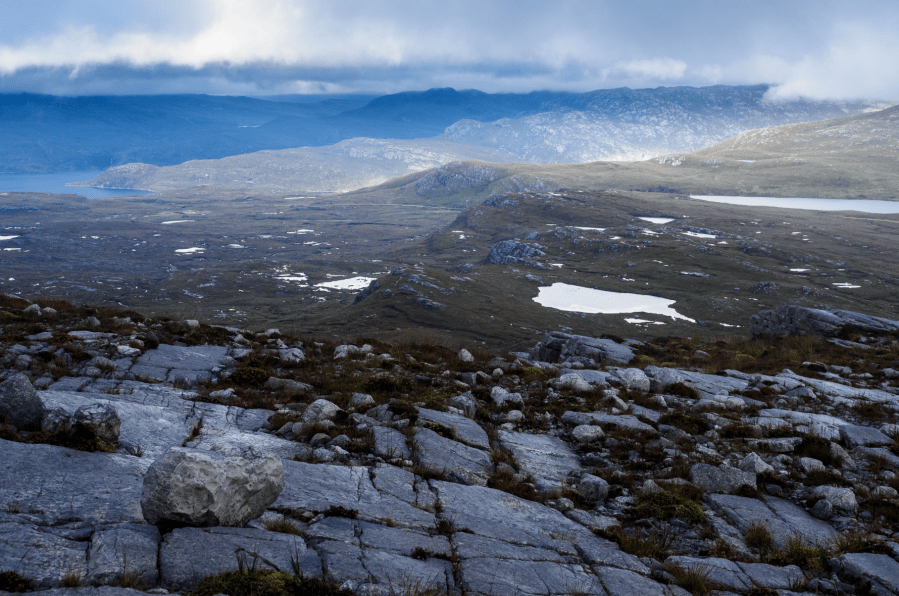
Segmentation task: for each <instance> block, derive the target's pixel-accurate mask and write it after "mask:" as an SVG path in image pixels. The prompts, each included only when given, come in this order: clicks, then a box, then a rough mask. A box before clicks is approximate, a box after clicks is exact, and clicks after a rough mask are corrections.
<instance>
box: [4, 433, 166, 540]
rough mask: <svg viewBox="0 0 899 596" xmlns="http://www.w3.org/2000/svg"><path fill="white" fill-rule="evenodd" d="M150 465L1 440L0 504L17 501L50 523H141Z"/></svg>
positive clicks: (135, 459)
mask: <svg viewBox="0 0 899 596" xmlns="http://www.w3.org/2000/svg"><path fill="white" fill-rule="evenodd" d="M150 463H151V461H150V460H149V459H147V458H138V457H132V456H130V455H122V454H119V453H100V452H95V453H87V452H84V451H75V450H74V449H68V448H65V447H56V446H53V445H29V444H25V443H14V442H11V441H4V440H2V439H0V503H3V504H4V505H5V504H6V503H11V502H17V503H20V504H21V507H22V509H23V510H28V509H34V510H40V511H42V512H43V514H44V515H45V516H46V517H47V518H48V519H65V520H81V521H90V522H94V523H124V522H135V523H144V516H143V514H142V513H141V509H140V498H141V490H142V488H143V477H144V472H146V470H147V468H148V467H149V466H150Z"/></svg>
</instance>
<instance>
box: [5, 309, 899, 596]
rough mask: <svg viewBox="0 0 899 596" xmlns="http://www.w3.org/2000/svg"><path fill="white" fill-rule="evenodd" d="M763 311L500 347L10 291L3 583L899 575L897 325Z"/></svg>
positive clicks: (801, 587) (581, 588)
mask: <svg viewBox="0 0 899 596" xmlns="http://www.w3.org/2000/svg"><path fill="white" fill-rule="evenodd" d="M758 321H764V322H765V324H764V325H763V326H762V327H764V328H762V327H758V328H757V331H758V333H760V335H758V336H757V337H754V338H732V339H729V340H726V341H725V340H719V341H716V340H701V339H699V338H698V337H697V338H692V339H691V338H671V337H669V338H661V339H656V340H651V341H644V342H638V341H634V340H625V339H622V338H619V337H613V336H605V337H585V336H581V335H577V334H576V333H574V332H568V333H562V332H552V333H548V334H546V335H545V336H544V337H543V339H542V340H541V341H540V342H539V343H537V344H536V345H535V346H534V348H533V349H532V350H531V351H530V352H514V353H508V354H500V355H497V354H490V353H487V352H486V351H484V350H478V349H474V348H473V347H471V346H469V349H468V350H467V349H464V348H463V349H461V350H459V349H458V346H454V347H453V348H452V349H450V348H449V347H445V346H440V345H436V344H434V343H431V342H428V341H427V340H424V339H422V340H420V341H416V342H409V343H406V344H387V343H385V342H378V341H375V340H369V341H365V340H360V341H356V342H344V343H338V342H334V341H316V340H315V339H310V338H303V337H296V336H288V335H283V334H281V333H280V332H279V331H278V330H276V329H269V330H267V331H265V332H264V333H253V332H250V331H247V330H242V329H235V328H219V327H209V326H207V325H203V324H200V323H198V322H197V321H191V320H186V321H175V320H171V319H148V318H145V317H143V316H142V315H140V314H139V313H135V312H122V311H112V310H105V309H92V308H88V307H74V306H72V305H70V304H67V303H63V302H49V301H45V302H38V303H30V302H28V301H25V300H22V299H19V298H11V297H0V325H2V327H0V331H2V335H0V342H2V343H0V366H2V372H0V379H2V384H0V418H2V419H3V424H2V426H0V507H2V510H0V524H2V533H0V591H11V592H20V591H29V590H49V592H47V594H48V595H49V594H53V595H56V594H60V595H62V594H66V595H67V596H74V595H75V594H102V595H104V596H107V595H108V596H118V595H119V594H121V595H123V596H124V595H125V594H129V595H136V594H137V591H138V590H142V591H145V592H149V593H154V594H166V593H191V594H198V595H199V594H203V595H207V594H208V595H209V596H212V595H214V594H217V593H227V594H232V595H235V594H241V595H242V594H244V593H246V594H250V593H254V594H268V593H272V594H276V593H283V594H286V593H298V592H302V593H312V592H315V593H330V592H327V590H332V591H336V590H337V587H341V588H342V589H343V590H344V592H343V593H344V594H346V593H347V591H350V592H353V593H356V594H372V595H375V594H416V595H436V594H472V595H474V594H482V595H485V596H486V595H493V596H499V595H507V594H508V595H510V596H511V595H516V594H533V595H538V594H540V595H571V594H579V595H583V594H597V595H604V594H608V595H619V594H620V595H624V594H635V593H640V594H646V595H669V596H680V595H685V594H688V593H692V594H708V593H710V591H711V592H713V593H718V594H733V593H736V594H752V595H762V594H780V595H783V596H786V595H788V594H868V593H870V594H897V593H899V563H897V561H896V557H899V493H897V488H899V477H897V475H896V473H895V470H896V467H897V466H899V443H897V442H896V440H895V437H896V435H897V432H899V425H897V424H896V420H895V417H896V409H897V407H899V370H897V369H899V334H897V331H896V328H897V325H899V322H896V321H889V320H885V319H874V318H872V317H866V316H865V315H862V314H859V313H848V312H845V311H818V310H815V309H810V308H804V309H800V308H797V307H790V308H788V309H787V308H779V309H776V310H775V311H772V312H768V313H760V315H759V317H758ZM804 321H805V322H804ZM808 321H815V322H816V323H808ZM821 321H825V322H827V324H828V325H829V327H828V330H827V333H826V337H825V336H819V335H814V334H815V333H817V332H818V331H816V329H817V328H818V326H820V325H819V324H820V322H821ZM753 324H754V325H758V324H759V323H758V322H757V321H754V323H753ZM777 325H781V326H780V327H778V326H777ZM790 325H792V327H790ZM794 328H796V329H801V330H804V331H805V332H806V333H809V334H811V335H789V333H790V332H791V331H792V330H793V329H794ZM777 330H785V331H784V333H777ZM776 335H780V336H782V337H779V338H778V337H775V336H776ZM298 578H299V579H298ZM248 582H249V583H248ZM253 582H257V583H255V584H254V583H253ZM248 586H249V588H248ZM253 586H255V588H254V587H253ZM273 586H275V587H277V586H280V588H278V589H275V587H273ZM288 588H289V589H288ZM254 590H255V591H254ZM291 590H293V591H291ZM316 590H317V591H316Z"/></svg>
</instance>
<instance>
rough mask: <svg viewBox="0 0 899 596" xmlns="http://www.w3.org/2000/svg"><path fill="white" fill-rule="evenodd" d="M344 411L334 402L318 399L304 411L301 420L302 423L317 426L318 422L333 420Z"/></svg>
mask: <svg viewBox="0 0 899 596" xmlns="http://www.w3.org/2000/svg"><path fill="white" fill-rule="evenodd" d="M342 411H343V410H341V409H340V407H339V406H338V405H337V404H335V403H332V402H329V401H328V400H326V399H317V400H315V401H314V402H312V403H311V404H309V406H308V407H307V408H306V409H305V410H304V411H303V415H302V417H301V418H300V421H301V422H303V423H304V424H315V423H316V422H323V421H325V420H333V419H334V417H335V416H337V414H338V412H342Z"/></svg>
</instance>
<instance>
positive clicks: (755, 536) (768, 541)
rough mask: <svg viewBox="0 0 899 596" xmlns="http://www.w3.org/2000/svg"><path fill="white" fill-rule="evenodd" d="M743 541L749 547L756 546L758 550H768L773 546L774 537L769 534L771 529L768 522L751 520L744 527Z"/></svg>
mask: <svg viewBox="0 0 899 596" xmlns="http://www.w3.org/2000/svg"><path fill="white" fill-rule="evenodd" d="M743 541H744V542H745V543H746V546H748V547H749V548H757V549H758V550H759V551H760V552H764V553H766V552H768V551H770V550H771V548H772V547H773V546H774V538H773V537H772V536H771V530H770V529H769V528H768V524H766V523H763V522H752V523H751V524H749V527H748V528H746V533H745V534H744V535H743Z"/></svg>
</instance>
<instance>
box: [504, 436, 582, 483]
mask: <svg viewBox="0 0 899 596" xmlns="http://www.w3.org/2000/svg"><path fill="white" fill-rule="evenodd" d="M499 443H500V445H502V447H503V448H504V449H506V450H507V451H509V452H511V453H512V455H513V456H514V457H515V461H516V462H517V463H518V465H519V466H520V467H521V471H522V472H524V473H526V474H531V475H532V476H533V477H534V480H535V481H536V486H537V488H538V490H541V491H544V492H550V491H552V490H554V489H557V488H561V487H562V486H563V485H565V483H566V480H567V479H568V475H569V474H570V473H572V472H577V471H579V470H580V469H581V460H580V458H579V457H578V456H577V454H575V453H574V452H573V451H572V450H571V448H570V447H569V446H568V444H567V443H566V442H565V441H563V440H562V439H560V438H558V437H553V436H550V435H534V434H529V433H516V432H508V431H502V430H501V431H499Z"/></svg>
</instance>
